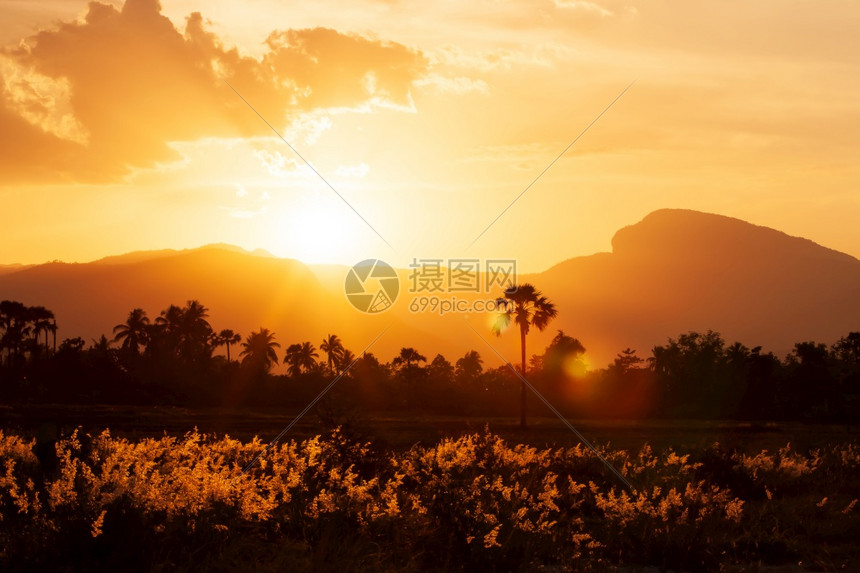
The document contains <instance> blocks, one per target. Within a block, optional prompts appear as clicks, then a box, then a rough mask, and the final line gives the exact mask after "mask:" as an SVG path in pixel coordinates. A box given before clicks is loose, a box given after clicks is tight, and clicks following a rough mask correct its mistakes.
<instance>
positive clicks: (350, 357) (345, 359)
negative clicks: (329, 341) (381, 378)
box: [337, 348, 357, 370]
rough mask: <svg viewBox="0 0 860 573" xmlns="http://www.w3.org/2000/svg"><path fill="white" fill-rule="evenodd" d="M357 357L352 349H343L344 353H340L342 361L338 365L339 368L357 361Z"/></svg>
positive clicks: (341, 368)
mask: <svg viewBox="0 0 860 573" xmlns="http://www.w3.org/2000/svg"><path fill="white" fill-rule="evenodd" d="M356 359H357V357H356V356H355V353H354V352H353V351H352V350H347V349H346V348H344V349H343V353H342V354H341V355H340V362H339V363H338V365H337V368H338V370H343V369H344V368H346V367H347V366H349V365H350V364H352V363H353V362H355V361H356Z"/></svg>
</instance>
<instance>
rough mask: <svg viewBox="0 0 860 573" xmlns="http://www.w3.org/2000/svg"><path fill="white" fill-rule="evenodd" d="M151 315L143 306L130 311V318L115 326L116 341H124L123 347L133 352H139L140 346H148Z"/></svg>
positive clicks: (114, 338)
mask: <svg viewBox="0 0 860 573" xmlns="http://www.w3.org/2000/svg"><path fill="white" fill-rule="evenodd" d="M148 327H149V317H148V316H146V311H145V310H143V309H142V308H135V309H134V310H132V311H131V312H130V313H128V318H126V319H125V322H124V323H122V324H117V325H116V326H114V327H113V333H114V337H113V340H114V342H119V341H122V346H121V348H122V349H123V350H125V351H127V352H131V353H132V354H135V355H136V354H138V346H146V343H147V342H148V340H149V330H148Z"/></svg>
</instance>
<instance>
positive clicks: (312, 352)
mask: <svg viewBox="0 0 860 573" xmlns="http://www.w3.org/2000/svg"><path fill="white" fill-rule="evenodd" d="M318 356H319V354H317V350H316V348H315V347H314V345H313V344H311V343H310V342H302V343H301V344H291V345H289V346H288V347H287V354H286V356H285V357H284V363H285V364H286V365H287V371H288V373H289V374H290V376H293V377H296V376H299V375H300V374H301V373H302V372H309V371H311V370H313V369H314V367H316V365H317V362H316V359H317V357H318Z"/></svg>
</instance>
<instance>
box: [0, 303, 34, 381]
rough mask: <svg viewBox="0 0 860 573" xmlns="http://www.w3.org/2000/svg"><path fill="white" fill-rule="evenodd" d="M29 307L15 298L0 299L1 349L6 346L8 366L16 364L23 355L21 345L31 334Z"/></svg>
mask: <svg viewBox="0 0 860 573" xmlns="http://www.w3.org/2000/svg"><path fill="white" fill-rule="evenodd" d="M27 311H28V308H27V306H25V305H24V304H23V303H20V302H17V301H14V300H4V301H0V328H2V329H3V337H2V338H0V349H2V348H6V361H7V365H8V366H12V365H13V364H15V363H16V362H17V361H18V360H19V359H20V357H21V347H22V346H23V345H24V341H25V340H26V338H27V337H28V336H29V335H30V332H31V327H30V325H29V324H28V312H27Z"/></svg>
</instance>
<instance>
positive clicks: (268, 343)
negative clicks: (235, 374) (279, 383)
mask: <svg viewBox="0 0 860 573" xmlns="http://www.w3.org/2000/svg"><path fill="white" fill-rule="evenodd" d="M280 347H281V345H280V344H278V343H277V342H275V333H274V332H271V331H270V330H269V329H268V328H263V327H260V332H252V333H251V334H249V335H248V338H246V339H245V342H243V343H242V352H241V353H240V356H244V357H245V358H243V359H242V365H243V366H250V367H256V368H260V369H261V370H262V371H263V372H268V371H269V369H270V368H271V367H272V364H277V363H278V355H277V353H276V352H275V348H280Z"/></svg>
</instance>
